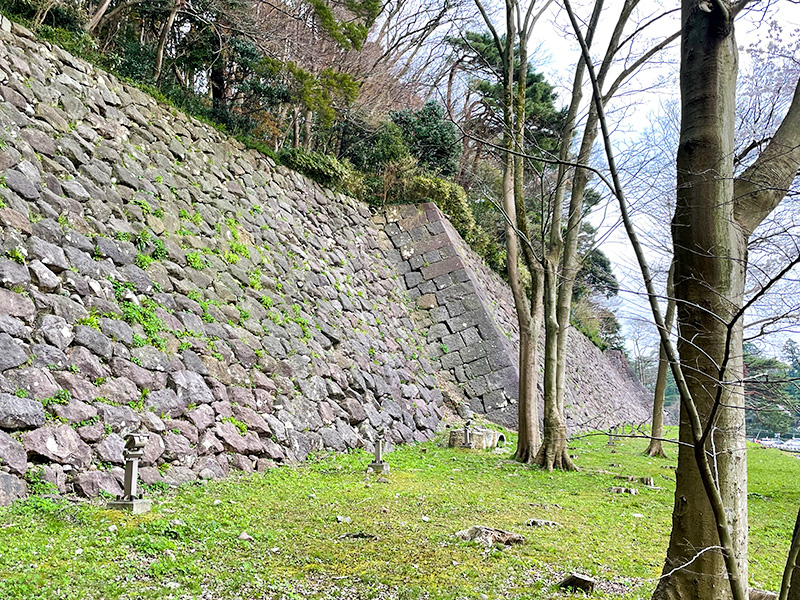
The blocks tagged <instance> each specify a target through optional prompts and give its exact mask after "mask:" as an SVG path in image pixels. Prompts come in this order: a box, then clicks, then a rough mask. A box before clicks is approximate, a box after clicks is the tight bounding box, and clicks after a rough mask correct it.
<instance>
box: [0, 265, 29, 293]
mask: <svg viewBox="0 0 800 600" xmlns="http://www.w3.org/2000/svg"><path fill="white" fill-rule="evenodd" d="M30 281H31V277H30V275H29V273H28V269H27V268H26V267H25V265H22V264H20V263H18V262H16V261H13V260H9V259H7V258H0V283H2V284H3V285H5V286H6V287H14V286H16V285H27V284H29V283H30Z"/></svg>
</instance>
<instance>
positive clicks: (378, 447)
mask: <svg viewBox="0 0 800 600" xmlns="http://www.w3.org/2000/svg"><path fill="white" fill-rule="evenodd" d="M383 444H384V437H383V430H381V432H380V433H379V434H378V439H376V440H375V460H374V461H372V462H371V463H369V468H370V469H372V471H373V473H388V472H389V463H387V462H386V461H385V460H383Z"/></svg>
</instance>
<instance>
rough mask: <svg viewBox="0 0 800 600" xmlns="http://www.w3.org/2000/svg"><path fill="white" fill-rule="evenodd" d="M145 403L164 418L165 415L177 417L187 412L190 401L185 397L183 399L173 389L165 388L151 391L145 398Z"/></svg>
mask: <svg viewBox="0 0 800 600" xmlns="http://www.w3.org/2000/svg"><path fill="white" fill-rule="evenodd" d="M144 405H145V406H146V407H147V408H149V409H150V410H152V411H153V412H154V413H156V414H157V415H159V416H161V417H162V418H163V416H164V415H166V416H168V417H172V418H177V417H180V416H182V415H183V413H184V412H186V407H187V406H189V402H188V399H187V398H185V397H184V398H183V399H181V398H179V397H178V395H177V394H176V393H175V392H174V391H173V390H171V389H165V390H158V391H156V392H150V394H149V395H148V396H147V398H146V399H145V402H144Z"/></svg>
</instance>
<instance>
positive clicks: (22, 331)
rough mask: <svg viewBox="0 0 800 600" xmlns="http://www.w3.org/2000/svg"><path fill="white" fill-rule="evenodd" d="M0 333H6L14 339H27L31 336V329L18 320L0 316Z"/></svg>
mask: <svg viewBox="0 0 800 600" xmlns="http://www.w3.org/2000/svg"><path fill="white" fill-rule="evenodd" d="M0 333H7V334H8V335H10V336H11V337H14V338H20V339H28V338H29V337H30V336H31V328H30V327H28V326H27V325H25V323H23V322H22V321H20V320H19V319H16V318H14V317H9V316H8V315H0Z"/></svg>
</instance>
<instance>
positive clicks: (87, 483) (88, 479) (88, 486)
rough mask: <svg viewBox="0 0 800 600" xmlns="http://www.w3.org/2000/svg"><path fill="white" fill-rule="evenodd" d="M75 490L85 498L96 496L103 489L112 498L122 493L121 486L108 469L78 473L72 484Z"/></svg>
mask: <svg viewBox="0 0 800 600" xmlns="http://www.w3.org/2000/svg"><path fill="white" fill-rule="evenodd" d="M73 485H74V486H75V491H76V492H77V493H78V494H80V495H81V496H84V497H86V498H96V497H97V496H99V495H100V492H101V491H103V492H105V493H107V494H111V496H113V497H114V498H117V497H119V496H121V495H122V493H123V490H122V486H121V485H120V484H119V481H117V478H116V477H114V475H113V474H112V473H111V472H109V471H87V472H85V473H80V474H78V476H77V477H76V478H75V482H74V484H73Z"/></svg>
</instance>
